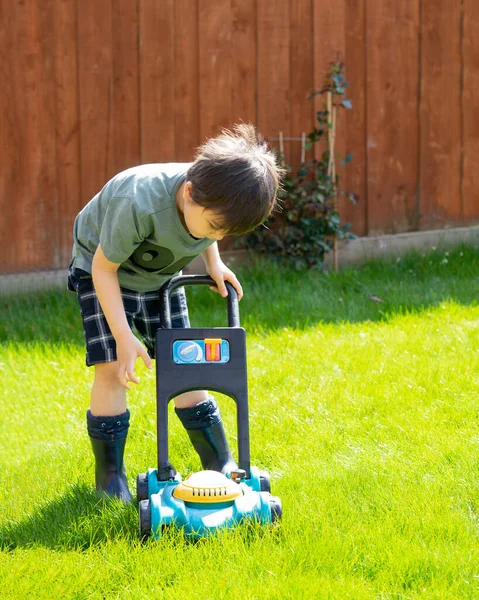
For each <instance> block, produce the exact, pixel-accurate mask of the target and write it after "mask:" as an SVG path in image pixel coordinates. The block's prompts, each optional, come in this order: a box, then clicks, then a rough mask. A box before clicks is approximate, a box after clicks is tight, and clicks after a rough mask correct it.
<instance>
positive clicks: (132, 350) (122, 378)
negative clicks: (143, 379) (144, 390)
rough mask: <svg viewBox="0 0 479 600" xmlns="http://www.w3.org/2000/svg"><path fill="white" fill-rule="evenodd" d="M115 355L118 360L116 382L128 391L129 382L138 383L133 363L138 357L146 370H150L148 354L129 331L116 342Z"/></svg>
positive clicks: (150, 364)
mask: <svg viewBox="0 0 479 600" xmlns="http://www.w3.org/2000/svg"><path fill="white" fill-rule="evenodd" d="M116 354H117V359H118V375H117V377H118V381H119V382H120V384H121V385H122V386H123V387H124V388H125V389H126V390H129V389H130V386H129V385H128V382H129V381H132V382H133V383H136V384H138V383H140V380H139V379H138V377H137V376H136V375H135V362H136V359H137V358H138V357H141V358H142V359H143V362H144V363H145V365H146V366H147V367H148V369H151V368H152V363H151V358H150V357H149V356H148V352H147V351H146V349H145V347H144V346H143V344H142V343H141V342H140V340H139V339H138V338H137V337H135V336H134V335H133V333H132V332H131V331H130V332H129V333H127V334H125V335H124V336H122V337H120V338H119V339H117V340H116Z"/></svg>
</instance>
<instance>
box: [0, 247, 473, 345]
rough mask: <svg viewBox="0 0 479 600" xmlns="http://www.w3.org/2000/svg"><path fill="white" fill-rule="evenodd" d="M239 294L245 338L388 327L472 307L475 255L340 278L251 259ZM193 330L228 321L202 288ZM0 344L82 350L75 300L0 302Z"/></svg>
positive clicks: (348, 272)
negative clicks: (324, 327) (325, 328)
mask: <svg viewBox="0 0 479 600" xmlns="http://www.w3.org/2000/svg"><path fill="white" fill-rule="evenodd" d="M235 271H236V273H237V275H238V279H239V280H240V281H241V283H242V285H243V288H244V290H245V296H244V299H243V300H242V301H241V303H240V311H241V318H242V324H243V326H244V327H245V328H246V329H247V330H248V331H250V332H252V333H254V332H272V331H276V330H278V329H283V328H284V327H288V328H295V329H306V328H308V327H311V326H314V325H316V324H317V323H320V322H321V323H343V322H349V323H358V322H362V321H387V320H389V319H390V318H391V317H393V316H395V315H397V314H405V313H414V312H419V311H424V310H425V309H428V308H432V307H436V306H438V305H440V304H441V303H443V302H444V301H449V300H450V301H453V302H456V303H457V304H461V305H464V306H469V305H473V304H477V301H478V300H477V288H478V283H479V249H477V248H472V247H468V246H461V247H459V248H457V249H456V250H454V251H451V252H444V251H441V252H439V251H434V252H429V253H427V254H420V253H418V252H411V253H410V254H408V255H407V256H405V257H401V258H398V259H397V260H389V261H374V262H370V263H367V264H365V265H363V266H361V267H360V268H355V269H353V268H349V269H345V270H343V271H340V272H339V273H326V272H322V271H318V270H315V271H306V272H305V271H295V270H294V269H292V268H290V267H285V266H281V265H279V264H277V263H274V262H272V261H266V260H257V261H255V262H254V264H252V265H249V266H242V267H239V268H238V269H235ZM187 295H188V301H189V306H190V317H191V322H192V326H194V327H199V326H203V327H219V326H224V325H225V324H226V322H227V318H226V303H225V301H224V299H222V298H221V297H220V296H219V295H218V294H215V293H212V292H211V291H210V290H208V289H207V288H206V287H201V288H200V287H195V288H187ZM0 315H2V319H0V342H5V341H18V342H27V343H28V342H43V341H44V342H49V343H68V344H77V345H78V346H81V347H83V346H84V340H83V331H82V326H81V320H80V315H79V311H78V306H77V301H76V297H75V294H73V293H71V292H68V291H63V290H60V291H58V292H44V293H41V294H39V293H35V294H28V295H25V294H24V295H20V296H18V297H16V298H14V299H13V300H12V299H11V298H0Z"/></svg>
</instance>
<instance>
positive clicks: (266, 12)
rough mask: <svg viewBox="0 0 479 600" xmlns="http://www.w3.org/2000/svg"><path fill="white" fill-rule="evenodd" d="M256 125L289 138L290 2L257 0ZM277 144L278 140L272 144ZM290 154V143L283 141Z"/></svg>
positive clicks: (271, 136) (269, 133) (265, 130)
mask: <svg viewBox="0 0 479 600" xmlns="http://www.w3.org/2000/svg"><path fill="white" fill-rule="evenodd" d="M257 13H258V16H257V23H258V25H257V27H258V32H257V40H258V59H257V60H258V75H257V77H258V127H259V130H260V131H261V133H262V134H263V135H265V136H267V137H268V138H275V137H277V136H278V132H279V131H282V132H283V135H284V136H285V137H291V110H290V100H289V90H290V58H289V46H290V42H289V15H290V11H289V2H288V1H287V0H276V2H261V1H260V2H258V4H257ZM275 145H276V146H277V145H278V144H277V142H276V144H275ZM285 154H286V156H289V155H290V143H289V142H288V143H285Z"/></svg>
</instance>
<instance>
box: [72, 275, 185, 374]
mask: <svg viewBox="0 0 479 600" xmlns="http://www.w3.org/2000/svg"><path fill="white" fill-rule="evenodd" d="M68 289H69V290H71V291H74V292H76V293H77V297H78V303H79V305H80V312H81V317H82V323H83V330H84V333H85V340H86V349H87V353H86V364H87V366H88V367H90V366H91V365H96V364H99V363H106V362H113V361H115V360H116V359H117V357H116V342H115V338H114V337H113V335H112V333H111V330H110V327H109V325H108V323H107V320H106V318H105V315H104V314H103V311H102V309H101V306H100V302H99V300H98V297H97V295H96V292H95V288H94V287H93V281H92V276H91V275H90V273H87V272H86V271H82V270H81V269H71V268H70V271H69V274H68ZM120 291H121V297H122V300H123V306H124V308H125V314H126V318H127V320H128V324H129V325H130V327H131V329H132V330H136V332H137V333H138V334H139V335H140V337H141V339H142V341H143V343H144V344H145V346H146V348H147V350H148V354H149V355H150V356H151V358H155V334H156V330H157V329H158V327H159V326H160V315H159V312H158V306H159V296H158V292H156V291H155V292H135V291H133V290H127V289H125V288H120ZM171 321H172V326H173V327H189V326H190V321H189V317H188V306H187V304H186V296H185V290H184V288H178V289H177V290H175V291H174V292H173V293H172V294H171Z"/></svg>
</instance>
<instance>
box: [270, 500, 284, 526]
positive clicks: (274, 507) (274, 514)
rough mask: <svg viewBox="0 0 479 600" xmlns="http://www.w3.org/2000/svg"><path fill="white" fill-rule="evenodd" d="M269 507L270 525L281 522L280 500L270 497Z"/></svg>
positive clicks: (281, 509)
mask: <svg viewBox="0 0 479 600" xmlns="http://www.w3.org/2000/svg"><path fill="white" fill-rule="evenodd" d="M269 505H270V507H271V523H274V522H275V521H281V519H282V517H283V507H282V505H281V500H280V499H279V498H278V497H277V496H271V498H270V499H269Z"/></svg>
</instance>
